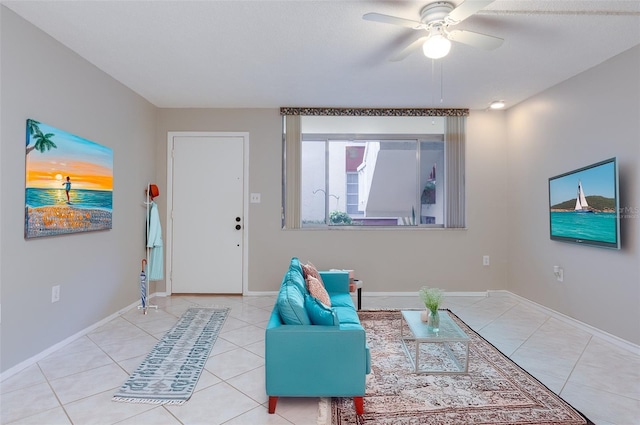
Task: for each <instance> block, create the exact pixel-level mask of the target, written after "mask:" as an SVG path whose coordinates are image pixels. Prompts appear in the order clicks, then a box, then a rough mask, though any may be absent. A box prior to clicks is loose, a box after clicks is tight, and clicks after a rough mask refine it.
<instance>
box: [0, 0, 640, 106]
mask: <svg viewBox="0 0 640 425" xmlns="http://www.w3.org/2000/svg"><path fill="white" fill-rule="evenodd" d="M467 1H473V0H467ZM427 3H429V0H425V1H422V2H413V1H338V0H324V1H317V0H288V1H264V0H263V1H239V0H236V1H162V0H156V1H2V4H4V5H6V6H7V7H8V8H10V9H12V10H13V11H15V12H16V13H17V14H18V15H20V16H22V17H23V18H24V19H26V20H27V21H29V22H31V23H33V24H34V25H35V26H37V27H39V28H40V29H42V30H43V31H44V32H46V33H48V34H50V35H51V36H52V37H53V38H55V39H56V40H58V41H60V42H61V43H62V44H64V45H66V46H67V47H69V48H70V49H72V50H74V51H75V52H77V53H78V54H79V55H80V56H82V57H84V58H85V59H86V60H88V61H89V62H91V63H93V64H94V65H95V66H97V67H98V68H100V69H102V70H103V71H104V72H106V73H107V74H109V75H111V76H112V77H113V78H115V79H116V80H118V81H120V82H121V83H123V84H124V85H126V86H128V87H129V88H131V89H132V90H134V91H135V92H137V93H139V94H140V95H141V96H143V97H144V98H146V99H147V100H149V101H150V102H151V103H153V104H154V105H156V106H158V107H201V108H205V107H206V108H217V107H224V108H247V107H251V108H271V107H281V106H316V107H322V106H326V107H461V108H472V109H484V108H486V107H487V105H488V103H489V102H490V101H491V100H495V99H504V100H506V102H507V106H512V105H514V104H516V103H518V102H520V101H522V100H524V99H527V98H528V97H530V96H532V95H534V94H536V93H539V92H540V91H542V90H545V89H547V88H549V87H551V86H553V85H555V84H557V83H559V82H561V81H563V80H566V79H567V78H570V77H572V76H574V75H576V74H578V73H580V72H582V71H584V70H586V69H589V68H591V67H593V66H595V65H597V64H599V63H601V62H603V61H605V60H607V59H609V58H611V57H613V56H615V55H617V54H618V53H621V52H623V51H624V50H627V49H629V48H631V47H632V46H635V45H637V44H640V1H630V0H626V1H614V0H609V1H513V0H497V1H495V2H494V3H492V4H490V5H489V6H487V7H485V9H483V10H482V11H481V12H479V13H477V14H476V15H474V16H472V17H470V18H469V19H467V20H465V21H463V22H462V23H460V24H459V25H458V26H457V27H456V29H466V30H472V31H477V32H481V33H486V34H490V35H494V36H498V37H501V38H504V39H505V42H504V44H503V45H502V46H501V47H500V48H498V49H497V50H494V51H482V50H477V49H474V48H471V47H468V46H465V45H462V44H457V43H454V46H453V48H452V51H451V53H450V54H449V56H447V57H446V58H445V59H442V60H440V61H436V62H435V65H434V64H433V63H432V61H431V60H430V59H427V58H425V57H424V56H423V55H422V53H421V52H420V51H418V52H415V53H413V54H411V55H410V56H409V57H408V58H406V59H405V60H404V61H402V62H389V61H388V58H389V57H391V56H392V55H393V54H394V53H395V52H397V51H398V50H399V49H401V48H402V47H403V46H404V45H406V44H408V43H409V42H410V41H411V40H414V39H415V38H418V37H419V36H421V35H423V34H424V33H422V32H420V31H414V30H412V29H408V28H404V27H399V26H393V25H388V24H381V23H377V22H369V21H364V20H363V19H362V15H363V14H365V13H367V12H378V13H382V14H387V15H394V16H399V17H403V18H407V19H413V20H419V12H420V9H421V8H422V7H423V6H424V5H425V4H427ZM452 3H454V5H459V4H460V3H462V1H461V0H452ZM440 70H442V74H441V73H440ZM441 77H442V78H441ZM441 94H442V101H441Z"/></svg>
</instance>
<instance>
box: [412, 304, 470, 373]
mask: <svg viewBox="0 0 640 425" xmlns="http://www.w3.org/2000/svg"><path fill="white" fill-rule="evenodd" d="M406 328H409V329H408V330H409V332H408V333H407V334H405V331H406V330H407V329H406ZM400 341H401V342H402V347H403V348H404V351H405V353H406V355H407V358H408V359H409V360H410V361H411V364H412V366H413V369H414V372H415V373H429V374H449V373H468V372H469V336H468V335H467V334H466V333H464V331H463V330H462V329H460V326H458V325H457V324H456V322H454V321H453V319H452V318H451V317H450V316H449V314H448V313H447V312H446V311H443V310H440V330H439V331H438V332H433V331H429V329H428V327H427V324H426V323H425V322H423V321H422V320H420V311H417V310H403V311H402V320H400ZM409 345H411V346H412V347H409Z"/></svg>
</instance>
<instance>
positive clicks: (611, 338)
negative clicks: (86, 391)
mask: <svg viewBox="0 0 640 425" xmlns="http://www.w3.org/2000/svg"><path fill="white" fill-rule="evenodd" d="M277 294H278V291H249V292H248V293H246V294H244V296H275V295H277ZM445 295H446V296H448V297H510V298H513V299H515V300H517V301H518V302H521V303H524V304H526V305H528V306H530V307H532V308H534V309H536V310H538V311H541V312H543V313H545V314H547V315H549V316H551V317H553V318H555V319H558V320H560V321H562V322H564V323H567V324H569V325H572V326H575V327H577V328H579V329H581V330H584V331H586V332H588V333H590V334H591V335H594V336H596V337H598V338H601V339H603V340H605V341H607V342H610V343H611V344H613V345H615V346H617V347H620V348H622V349H624V350H627V351H630V352H631V353H633V354H636V355H640V346H638V345H636V344H634V343H632V342H630V341H627V340H624V339H622V338H620V337H617V336H615V335H612V334H610V333H608V332H605V331H603V330H601V329H598V328H595V327H593V326H591V325H588V324H586V323H584V322H581V321H579V320H577V319H574V318H573V317H569V316H567V315H565V314H562V313H559V312H557V311H555V310H552V309H550V308H548V307H545V306H543V305H541V304H538V303H536V302H534V301H531V300H528V299H526V298H524V297H521V296H520V295H516V294H514V293H512V292H509V291H506V290H489V291H486V292H446V293H445ZM166 296H169V295H168V294H167V293H165V292H155V293H153V294H151V295H150V297H149V298H153V297H166ZM363 296H367V297H413V296H417V292H364V291H363ZM138 304H139V301H136V302H134V303H132V304H131V305H129V306H127V307H125V308H123V309H121V310H119V311H117V312H116V313H113V314H112V315H111V316H109V317H106V318H104V319H102V320H100V321H99V322H97V323H95V324H93V325H91V326H89V327H87V328H85V329H83V330H81V331H80V332H77V333H76V334H74V335H72V336H70V337H68V338H66V339H65V340H63V341H61V342H59V343H57V344H55V345H53V346H51V347H49V348H47V349H46V350H44V351H42V352H40V353H38V354H37V355H35V356H33V357H31V358H29V359H27V360H25V361H23V362H21V363H19V364H17V365H15V366H13V367H12V368H10V369H7V370H5V371H4V372H2V373H0V382H2V381H4V380H5V379H7V378H9V377H10V376H13V375H15V374H16V373H18V372H20V371H22V370H24V369H26V368H27V367H29V366H31V365H33V364H35V363H37V362H39V361H40V360H42V359H44V358H45V357H47V356H48V355H49V354H52V353H54V352H55V351H56V350H59V349H60V348H62V347H64V346H66V345H68V344H69V343H71V342H73V341H75V340H76V339H78V338H80V337H82V336H84V335H86V334H88V333H89V332H91V331H93V330H94V329H97V328H99V327H100V326H102V325H104V324H106V323H108V322H110V321H111V320H113V319H115V318H116V317H118V316H120V315H122V314H123V313H125V312H127V311H129V310H130V309H132V308H134V307H136V306H137V305H138Z"/></svg>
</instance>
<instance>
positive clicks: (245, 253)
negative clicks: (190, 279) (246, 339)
mask: <svg viewBox="0 0 640 425" xmlns="http://www.w3.org/2000/svg"><path fill="white" fill-rule="evenodd" d="M174 137H241V138H242V144H243V146H242V148H243V152H244V158H243V159H242V169H243V170H242V175H243V180H244V183H243V188H242V191H243V194H242V195H243V196H242V214H243V220H242V222H243V224H244V232H243V234H242V295H245V294H246V293H247V292H248V290H249V288H248V279H247V277H248V276H247V275H248V271H249V258H248V257H249V225H248V223H249V203H248V202H247V194H248V193H249V132H227V131H224V132H222V131H169V132H167V181H166V185H167V211H166V217H165V218H166V223H167V233H166V238H165V239H166V242H165V245H166V246H165V248H166V249H165V261H166V268H167V270H166V271H167V275H166V279H165V286H166V289H165V290H166V295H171V294H172V293H173V281H172V277H173V276H172V273H173V266H172V260H173V257H172V255H173V253H172V249H173V218H172V213H173V138H174Z"/></svg>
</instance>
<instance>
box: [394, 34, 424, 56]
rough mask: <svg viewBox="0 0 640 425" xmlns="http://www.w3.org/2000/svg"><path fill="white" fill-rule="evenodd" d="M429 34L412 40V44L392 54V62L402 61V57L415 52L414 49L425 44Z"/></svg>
mask: <svg viewBox="0 0 640 425" xmlns="http://www.w3.org/2000/svg"><path fill="white" fill-rule="evenodd" d="M427 38H428V37H427V36H424V37H420V38H419V39H417V40H416V41H414V42H412V43H411V44H409V45H408V46H407V47H405V48H404V49H402V50H400V51H399V52H398V53H396V54H395V55H393V56H391V58H390V59H389V61H390V62H400V61H401V60H402V59H404V58H406V57H407V56H409V55H410V54H411V53H413V52H414V51H416V50H418V49H419V48H420V47H422V45H423V44H424V42H425V41H427Z"/></svg>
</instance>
